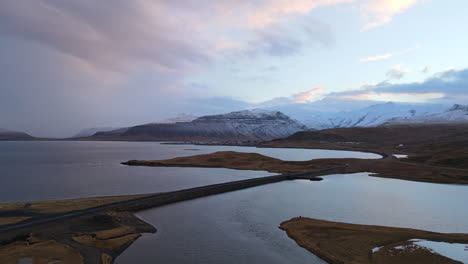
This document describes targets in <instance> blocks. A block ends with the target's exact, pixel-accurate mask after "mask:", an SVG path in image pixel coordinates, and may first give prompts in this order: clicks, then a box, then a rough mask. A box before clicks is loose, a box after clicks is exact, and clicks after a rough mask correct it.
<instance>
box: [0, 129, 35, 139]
mask: <svg viewBox="0 0 468 264" xmlns="http://www.w3.org/2000/svg"><path fill="white" fill-rule="evenodd" d="M33 138H34V137H33V136H31V135H29V134H27V133H24V132H19V131H11V130H7V129H2V128H0V140H22V139H25V140H27V139H33Z"/></svg>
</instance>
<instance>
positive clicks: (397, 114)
mask: <svg viewBox="0 0 468 264" xmlns="http://www.w3.org/2000/svg"><path fill="white" fill-rule="evenodd" d="M447 108H448V106H446V105H438V104H405V103H393V102H388V103H382V104H375V105H371V106H368V107H365V108H361V109H356V110H351V111H339V112H319V111H317V110H314V109H311V108H306V107H304V106H302V105H300V104H296V105H289V106H288V107H285V108H282V110H281V111H282V112H283V113H285V114H287V115H289V116H291V117H292V118H295V119H297V120H299V121H300V122H302V123H303V124H305V125H306V126H307V127H308V128H311V129H317V130H321V129H329V128H340V127H369V126H378V125H381V124H383V123H385V122H386V121H387V120H389V119H392V118H406V117H417V116H424V115H428V114H434V113H439V112H442V111H445V110H446V109H447Z"/></svg>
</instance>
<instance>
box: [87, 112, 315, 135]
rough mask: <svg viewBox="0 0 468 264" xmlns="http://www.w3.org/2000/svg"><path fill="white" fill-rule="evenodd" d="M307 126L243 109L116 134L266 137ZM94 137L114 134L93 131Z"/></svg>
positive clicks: (133, 128)
mask: <svg viewBox="0 0 468 264" xmlns="http://www.w3.org/2000/svg"><path fill="white" fill-rule="evenodd" d="M305 129H306V127H305V126H304V125H303V124H301V123H300V122H298V121H296V120H293V119H291V118H289V117H288V116H287V115H285V114H283V113H281V112H278V111H266V110H261V109H255V110H245V111H238V112H232V113H228V114H221V115H210V116H202V117H199V118H197V119H195V120H193V121H191V122H178V123H166V124H161V123H157V124H146V125H141V126H135V127H131V128H129V129H128V130H127V131H125V132H124V133H122V134H120V135H119V137H123V138H128V139H143V138H145V139H153V140H210V141H232V140H269V139H274V138H283V137H287V136H290V135H292V134H294V133H296V132H298V131H302V130H305ZM94 136H95V137H108V136H115V134H114V135H111V134H109V133H101V132H100V133H96V134H95V135H94Z"/></svg>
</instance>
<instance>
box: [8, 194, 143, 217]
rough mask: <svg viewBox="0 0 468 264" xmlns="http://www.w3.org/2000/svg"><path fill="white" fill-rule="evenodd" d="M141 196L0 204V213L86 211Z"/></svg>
mask: <svg viewBox="0 0 468 264" xmlns="http://www.w3.org/2000/svg"><path fill="white" fill-rule="evenodd" d="M145 196H147V194H142V195H124V196H108V197H92V198H81V199H65V200H50V201H39V202H26V203H7V204H0V212H2V211H10V210H23V211H31V210H33V211H36V212H40V213H64V212H70V211H75V210H83V209H88V208H92V207H96V206H100V205H105V204H110V203H116V202H121V201H126V200H132V199H137V198H141V197H145Z"/></svg>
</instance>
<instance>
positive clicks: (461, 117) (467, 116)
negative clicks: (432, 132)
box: [386, 104, 468, 125]
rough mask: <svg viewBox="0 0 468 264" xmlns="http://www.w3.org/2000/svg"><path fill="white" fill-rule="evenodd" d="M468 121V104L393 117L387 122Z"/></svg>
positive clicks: (435, 122) (441, 122)
mask: <svg viewBox="0 0 468 264" xmlns="http://www.w3.org/2000/svg"><path fill="white" fill-rule="evenodd" d="M447 123H468V106H464V105H458V104H456V105H454V106H452V107H451V108H450V109H448V110H446V111H443V112H439V113H432V114H427V115H421V116H414V117H398V118H392V119H390V120H388V121H387V122H386V124H390V125H398V124H447Z"/></svg>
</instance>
